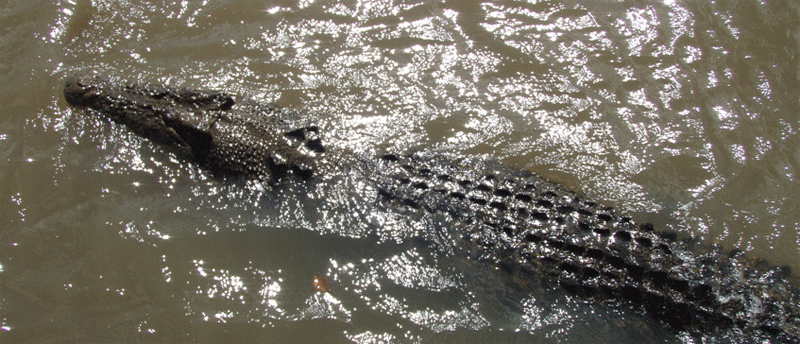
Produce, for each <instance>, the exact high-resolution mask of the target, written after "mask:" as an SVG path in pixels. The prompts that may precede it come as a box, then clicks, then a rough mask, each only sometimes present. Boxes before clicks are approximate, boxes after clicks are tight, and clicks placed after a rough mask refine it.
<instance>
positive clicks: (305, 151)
mask: <svg viewBox="0 0 800 344" xmlns="http://www.w3.org/2000/svg"><path fill="white" fill-rule="evenodd" d="M64 98H65V99H66V100H67V102H68V103H69V104H70V105H72V106H74V107H76V108H80V109H88V111H87V112H88V113H96V114H100V115H102V116H104V117H105V118H108V119H110V120H112V121H114V122H117V123H119V124H122V125H125V126H126V127H127V128H128V129H129V130H131V131H132V132H134V133H136V134H137V135H139V136H141V137H144V138H146V139H149V140H151V141H154V142H157V143H160V144H162V145H164V146H166V147H168V148H170V149H172V150H173V151H176V152H177V153H178V154H180V155H182V156H184V157H185V158H187V159H189V160H191V161H193V162H195V163H197V164H198V165H200V167H201V168H204V169H206V170H208V171H210V172H211V173H212V175H214V176H217V177H222V178H229V177H233V178H244V179H257V180H277V179H280V178H281V177H283V176H285V175H287V174H295V175H298V176H300V177H302V178H308V177H310V176H311V175H312V173H313V169H314V157H315V156H316V155H317V154H319V153H322V152H323V151H324V148H323V147H322V144H321V140H320V139H319V138H316V135H317V128H316V127H313V126H298V125H297V124H296V123H297V121H296V120H293V119H295V118H296V117H297V116H296V115H295V114H293V113H291V112H287V111H284V110H283V109H281V108H280V107H278V106H276V105H273V104H266V105H262V104H257V103H255V102H252V101H249V100H241V101H240V100H237V99H234V97H232V96H230V95H228V94H225V93H221V92H210V91H199V90H193V89H188V88H184V89H180V90H176V89H171V88H164V87H153V86H141V85H137V84H126V83H120V82H115V81H112V80H109V79H106V78H102V77H97V76H94V75H92V74H78V75H74V76H71V77H69V78H67V80H66V83H65V86H64Z"/></svg>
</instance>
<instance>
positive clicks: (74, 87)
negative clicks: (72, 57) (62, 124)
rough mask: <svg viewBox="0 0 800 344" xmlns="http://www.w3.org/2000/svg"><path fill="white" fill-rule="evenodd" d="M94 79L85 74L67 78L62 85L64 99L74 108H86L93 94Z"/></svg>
mask: <svg viewBox="0 0 800 344" xmlns="http://www.w3.org/2000/svg"><path fill="white" fill-rule="evenodd" d="M94 79H95V77H94V76H92V75H91V74H86V73H80V74H76V75H73V76H70V77H68V78H67V80H66V82H65V83H64V99H66V100H67V102H68V103H69V104H70V105H72V106H74V107H78V108H83V107H87V106H88V105H89V104H90V99H91V96H92V94H93V93H92V90H93V89H94V86H93V85H92V81H93V80H94Z"/></svg>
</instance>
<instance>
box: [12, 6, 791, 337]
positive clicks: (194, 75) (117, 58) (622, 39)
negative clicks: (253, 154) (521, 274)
mask: <svg viewBox="0 0 800 344" xmlns="http://www.w3.org/2000/svg"><path fill="white" fill-rule="evenodd" d="M798 7H799V6H798V4H797V3H796V2H794V1H763V2H762V1H691V0H690V1H680V0H663V1H580V2H579V1H537V0H530V1H492V0H487V1H477V0H465V1H422V0H420V1H414V0H408V1H390V0H378V1H314V0H301V1H289V0H286V1H273V2H264V1H233V0H228V1H223V0H218V1H215V0H208V1H191V2H190V1H182V2H176V3H169V2H164V3H162V2H146V1H138V0H129V1H106V0H94V1H88V0H68V1H19V0H5V1H2V2H0V75H2V77H0V78H2V81H3V82H2V83H0V164H2V165H1V166H2V167H0V341H2V342H15V341H25V342H49V341H52V342H65V341H66V342H70V341H80V342H107V341H123V342H133V341H145V342H165V341H166V342H190V341H200V342H222V341H229V340H233V341H239V342H284V341H303V342H345V341H352V342H359V343H362V342H363V343H372V342H452V341H462V342H496V341H501V342H541V343H550V342H570V343H584V342H586V343H588V342H591V343H619V342H688V343H692V342H699V341H705V342H719V343H726V342H752V341H754V340H758V338H748V337H744V338H742V337H740V334H739V333H737V332H736V331H735V330H722V331H716V332H711V333H705V334H698V333H688V332H680V331H676V330H673V329H670V328H668V327H665V326H664V325H662V324H660V323H658V322H656V321H654V320H652V319H650V318H648V317H647V316H646V315H644V316H643V315H642V314H641V313H640V312H639V311H638V310H637V309H635V308H633V307H631V306H629V305H627V304H613V303H611V304H606V303H599V302H595V301H590V300H584V299H581V298H577V297H574V296H572V295H569V294H564V293H561V292H560V291H559V290H558V288H553V286H552V285H550V284H546V283H545V284H542V285H541V287H539V288H533V289H531V288H522V287H520V286H518V285H517V284H516V283H514V281H509V280H507V279H503V278H499V277H498V276H499V275H497V274H496V272H495V270H494V268H493V267H492V266H489V265H485V264H481V263H479V262H474V261H473V260H471V259H469V257H463V256H460V255H458V254H455V255H452V254H448V253H447V252H443V251H441V250H436V249H434V248H431V247H427V246H426V245H425V244H424V241H415V240H414V236H413V235H408V234H407V233H408V231H409V229H411V230H412V232H413V230H414V229H415V227H414V224H413V223H412V224H408V223H406V224H402V223H400V224H395V223H388V222H387V223H386V224H385V226H381V228H370V229H363V228H361V227H359V225H358V224H357V223H356V222H357V221H355V220H354V219H356V218H357V216H348V215H347V213H348V212H352V214H358V213H359V212H360V211H361V210H364V209H369V208H368V207H364V206H363V204H361V203H360V202H362V201H359V200H354V199H347V198H341V199H325V200H322V201H321V200H318V199H317V200H314V199H309V198H313V197H312V196H305V195H298V193H302V192H297V191H298V190H299V191H302V186H291V185H290V186H287V187H286V188H279V189H276V190H272V189H269V188H266V189H259V188H255V187H246V186H241V185H226V184H223V183H220V182H218V181H215V180H212V179H210V178H209V177H208V176H206V175H205V174H204V173H203V172H202V171H198V170H196V169H195V168H194V167H192V166H186V164H185V163H184V162H183V161H180V160H178V159H176V158H175V157H174V156H173V155H172V154H171V153H169V152H168V151H165V150H164V149H162V148H160V147H158V146H156V145H153V144H150V143H148V142H145V141H144V140H142V139H139V138H137V137H135V136H132V135H130V134H128V133H127V132H126V131H125V130H123V128H120V127H118V126H116V125H112V124H110V123H108V122H105V121H103V120H101V119H99V118H95V117H91V116H85V115H84V114H83V113H81V112H79V111H76V110H73V109H71V108H70V107H69V106H68V105H67V104H66V102H65V101H64V100H63V96H62V87H63V81H64V79H65V78H66V76H68V75H70V74H73V73H75V72H79V71H95V72H97V73H101V74H107V75H111V76H113V77H115V78H122V79H125V80H131V81H141V82H145V83H159V84H168V85H172V86H176V87H183V86H192V87H200V88H205V89H218V90H225V91H227V92H229V93H232V94H235V95H247V96H249V97H252V98H255V99H257V100H261V101H270V102H276V103H278V104H280V105H282V106H284V107H290V108H294V109H297V110H299V111H301V112H302V113H304V114H305V116H309V118H310V119H311V120H313V121H314V122H317V123H319V125H320V127H321V128H322V129H323V131H324V132H325V135H326V136H325V139H326V142H328V143H330V144H331V145H335V146H337V147H341V148H343V149H349V150H352V151H354V152H358V153H363V154H370V153H374V152H377V151H397V152H410V151H432V152H438V153H445V154H451V155H455V156H465V157H484V158H493V159H497V160H499V161H501V162H503V163H505V164H507V165H510V166H515V167H518V168H523V169H527V170H530V171H533V172H536V173H538V174H540V175H542V176H544V177H546V178H549V179H551V180H554V181H557V182H559V183H562V184H564V185H567V186H569V187H570V188H572V189H573V190H576V191H578V192H580V193H582V194H584V195H586V196H587V197H590V198H592V199H595V200H598V201H600V202H602V203H605V204H608V205H611V206H614V207H615V208H617V209H618V211H619V212H621V213H625V214H630V215H631V216H632V217H633V218H634V219H636V220H637V221H639V222H652V223H653V224H654V226H655V227H656V228H658V229H667V230H673V231H676V232H678V233H679V234H680V236H681V237H684V238H688V237H696V238H698V239H699V240H700V241H701V242H703V243H705V244H709V245H714V244H716V245H722V246H724V247H725V248H728V249H732V248H738V249H741V250H744V251H746V252H748V253H747V254H748V255H750V256H753V257H759V258H763V259H766V260H768V261H769V262H770V264H774V265H789V266H791V267H793V268H794V270H795V271H800V264H798V263H797V262H798V261H800V234H798V231H799V230H800V203H798V202H797V199H798V198H800V184H799V183H798V178H800V161H798V159H799V158H800V135H799V134H798V130H800V121H799V120H798V118H800V117H799V116H798V113H797V112H798V109H800V85H799V84H800V64H798V59H799V58H800V56H798V54H800V49H798V48H799V47H800V11H799V8H798ZM323 201H324V202H326V203H327V204H338V205H339V207H340V208H339V209H338V210H336V209H334V208H335V207H334V208H331V209H333V210H331V211H332V213H331V214H333V215H330V217H326V216H328V215H327V214H326V213H322V212H318V214H317V215H315V216H317V218H314V219H310V218H309V215H308V214H310V213H312V212H310V211H307V209H308V208H311V207H314V206H315V205H316V204H317V203H315V202H323ZM366 202H369V201H368V200H367V201H366ZM359 216H369V214H360V215H359ZM320 217H321V218H320ZM356 220H357V219H356ZM419 230H423V231H424V230H425V228H420V229H419ZM400 232H402V233H406V234H403V235H399V234H396V233H400ZM375 233H379V234H377V235H376V234H375ZM316 274H323V275H326V276H328V280H329V283H330V287H331V292H330V293H321V292H318V291H317V290H315V289H314V287H313V286H312V282H311V281H312V279H313V277H314V276H315V275H316Z"/></svg>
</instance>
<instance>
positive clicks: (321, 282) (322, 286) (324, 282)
mask: <svg viewBox="0 0 800 344" xmlns="http://www.w3.org/2000/svg"><path fill="white" fill-rule="evenodd" d="M314 288H317V290H319V291H321V292H323V293H327V292H329V291H331V289H330V288H328V279H327V278H325V276H323V275H316V276H314Z"/></svg>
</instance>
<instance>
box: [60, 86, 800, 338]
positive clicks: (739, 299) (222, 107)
mask: <svg viewBox="0 0 800 344" xmlns="http://www.w3.org/2000/svg"><path fill="white" fill-rule="evenodd" d="M64 96H65V98H66V100H67V101H68V102H69V103H70V104H71V105H73V106H75V107H78V108H87V109H91V110H90V111H89V112H92V113H99V114H100V115H102V116H105V117H107V118H109V119H111V120H113V121H114V122H117V123H120V124H123V125H125V126H126V127H127V128H128V129H130V130H131V131H133V132H134V133H136V134H138V135H140V136H142V137H145V138H147V139H150V140H153V141H156V142H159V143H161V144H163V145H165V146H166V147H168V148H170V149H172V150H174V151H176V152H177V153H178V154H180V155H181V156H183V157H184V158H185V159H187V160H189V161H192V162H194V163H196V164H197V165H199V166H200V167H201V168H202V169H205V170H207V171H209V172H210V173H211V174H212V175H214V176H216V177H220V178H222V179H230V178H232V179H244V180H250V179H253V180H261V181H268V182H273V183H276V182H282V181H283V180H286V179H289V177H290V175H295V176H298V177H299V178H297V179H300V180H303V179H309V178H313V177H314V175H315V173H325V172H326V170H325V168H327V169H331V168H336V166H337V165H341V164H343V162H347V161H351V162H352V161H357V162H358V163H359V164H364V165H366V166H368V168H366V169H364V171H367V172H364V176H363V177H364V179H365V180H367V181H369V182H371V183H372V185H373V190H375V193H376V195H374V197H375V198H376V199H377V200H378V203H379V204H380V206H381V207H384V208H386V209H388V210H394V211H395V212H399V213H410V214H414V216H417V217H425V216H432V215H431V214H438V215H439V217H437V219H439V220H441V219H442V218H444V220H443V221H444V222H445V224H447V225H448V226H449V227H450V228H452V231H451V232H449V234H448V235H446V237H447V239H448V240H450V239H451V240H463V241H466V242H470V243H475V244H477V245H473V247H476V249H479V250H482V251H483V252H485V254H483V255H482V256H486V255H488V256H491V257H496V259H495V261H496V262H497V263H498V265H499V266H500V267H502V268H503V270H505V271H507V272H508V273H510V274H512V275H514V274H516V275H524V276H526V277H528V276H533V277H536V276H540V277H542V278H547V279H555V280H557V281H558V283H559V284H560V285H562V286H563V287H564V288H566V289H567V290H569V291H570V292H572V293H574V294H577V295H581V296H583V297H587V298H595V299H600V300H621V301H625V302H631V303H633V304H636V305H641V306H642V307H643V308H644V309H646V310H647V312H648V313H649V314H651V315H652V316H654V317H655V318H657V319H660V320H662V321H664V322H665V323H667V324H669V325H671V326H673V327H675V328H681V329H719V328H728V327H731V326H736V327H739V328H741V329H743V330H745V331H763V332H767V333H770V334H772V335H776V336H778V337H779V338H784V339H788V340H797V338H800V331H799V330H798V328H800V319H798V316H799V315H800V310H799V308H800V306H798V302H799V301H800V298H799V297H798V292H797V290H796V289H795V288H794V287H793V286H792V284H791V283H790V282H789V281H788V279H789V278H790V277H791V276H790V272H789V270H788V268H774V267H769V266H766V264H763V263H759V262H758V261H753V260H750V259H747V258H746V257H744V255H742V254H737V253H735V252H734V253H725V252H721V251H720V250H718V249H714V248H701V249H697V248H694V247H690V245H689V244H687V243H685V242H682V241H676V240H675V237H674V236H673V235H668V234H664V233H658V232H656V231H654V230H653V228H652V226H651V225H650V224H644V225H639V224H636V223H634V222H633V220H631V219H630V218H628V217H624V216H618V215H616V214H615V213H614V211H613V210H612V209H611V208H608V207H605V206H602V205H599V204H597V203H595V202H592V201H589V200H585V199H582V198H581V197H579V196H578V195H577V194H575V193H574V192H572V191H570V190H567V189H565V188H564V187H562V186H559V185H557V184H555V183H552V182H550V181H547V180H545V179H543V178H541V177H538V176H537V175H535V174H532V173H530V172H528V171H524V170H519V169H513V168H510V167H508V166H504V165H501V164H498V163H495V162H491V161H473V160H469V161H460V160H459V159H454V158H452V157H442V156H426V155H424V154H416V155H407V156H401V155H395V154H385V155H382V156H379V157H375V158H371V159H362V158H360V157H358V158H349V159H350V160H348V159H346V158H344V157H343V156H334V155H344V154H346V152H328V153H326V152H325V148H324V147H323V146H322V142H321V139H320V138H318V134H319V133H318V131H319V130H318V128H317V127H315V126H308V125H302V124H300V123H301V121H299V119H298V116H297V114H295V113H293V112H290V111H286V110H284V109H281V108H280V107H278V106H276V105H273V104H258V103H255V102H252V101H250V100H246V99H235V98H233V97H231V96H229V95H227V94H224V93H219V92H205V91H197V90H190V89H183V90H174V89H169V88H162V87H148V86H139V85H131V84H124V83H119V82H113V81H109V80H107V79H103V78H99V77H95V76H92V75H89V74H83V75H76V76H73V77H70V78H68V79H67V81H66V86H65V88H64ZM326 154H327V155H328V157H327V160H326V159H322V157H323V156H324V155H326ZM323 161H337V162H338V163H329V162H328V163H325V162H323ZM318 164H321V165H324V166H325V167H324V168H320V169H319V170H317V167H318V166H317V165H318ZM297 182H302V181H297ZM479 255H480V254H479Z"/></svg>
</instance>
